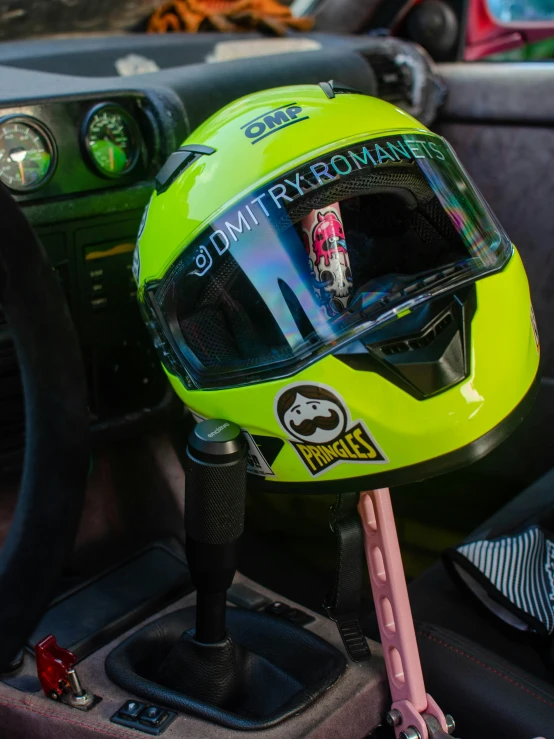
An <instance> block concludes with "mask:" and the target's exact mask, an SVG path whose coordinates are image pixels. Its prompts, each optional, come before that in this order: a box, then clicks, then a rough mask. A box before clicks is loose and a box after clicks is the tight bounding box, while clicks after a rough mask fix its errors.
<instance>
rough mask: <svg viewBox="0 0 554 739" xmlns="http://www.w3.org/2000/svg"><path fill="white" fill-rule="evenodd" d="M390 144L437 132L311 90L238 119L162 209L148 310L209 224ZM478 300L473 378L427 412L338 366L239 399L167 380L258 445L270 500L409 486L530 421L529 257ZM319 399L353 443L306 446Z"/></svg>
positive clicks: (147, 226)
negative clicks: (358, 151)
mask: <svg viewBox="0 0 554 739" xmlns="http://www.w3.org/2000/svg"><path fill="white" fill-rule="evenodd" d="M390 132H395V133H418V132H419V133H421V132H427V129H426V128H425V127H424V126H422V125H421V124H420V123H418V122H417V121H416V120H415V119H414V118H412V117H411V116H409V115H408V114H406V113H405V112H404V111H402V110H400V109H399V108H396V107H394V106H392V105H390V104H388V103H385V102H383V101H380V100H377V99H375V98H371V97H368V96H365V95H360V94H337V95H336V96H335V98H332V99H330V98H328V97H327V95H326V94H325V92H324V90H323V89H322V88H321V87H319V86H311V85H310V86H295V87H284V88H277V89H273V90H268V91H265V92H262V93H256V94H253V95H249V96H247V97H245V98H242V99H241V100H237V101H236V102H234V103H232V104H231V105H228V106H227V107H226V108H224V109H222V110H221V111H219V112H218V113H216V114H215V115H214V116H212V117H211V118H210V119H209V120H208V121H206V123H204V124H203V125H202V126H201V127H200V128H198V129H197V130H196V131H195V132H194V133H193V134H191V136H190V137H189V139H187V141H186V142H185V145H190V144H195V145H202V146H207V147H211V148H213V149H215V152H214V153H213V154H212V155H209V156H200V157H199V158H198V159H196V160H195V161H194V162H193V163H192V164H191V165H190V166H189V167H187V169H186V170H185V171H184V172H183V173H182V174H181V175H180V176H179V177H177V179H176V180H175V181H174V182H173V183H172V184H171V186H170V187H169V189H167V190H166V191H165V192H163V193H162V194H157V193H154V194H153V196H152V199H151V202H150V204H149V206H148V208H147V213H145V221H144V222H143V227H142V229H141V233H140V236H139V241H138V244H137V263H138V268H137V275H136V276H137V277H138V280H137V281H138V284H139V299H140V300H142V299H143V296H144V288H145V285H148V284H149V283H151V282H154V281H157V280H160V279H161V278H163V277H164V275H165V274H166V272H167V271H168V269H169V268H170V267H171V266H172V265H173V263H174V262H175V260H176V258H177V257H178V256H179V255H180V254H181V253H182V251H183V250H184V249H186V247H187V245H188V244H190V243H191V242H192V240H193V239H194V238H195V237H196V236H197V235H198V234H199V233H200V232H201V231H202V230H203V229H204V228H205V227H206V225H207V224H209V223H210V222H211V221H212V220H213V219H214V218H215V217H217V216H218V215H219V214H221V213H222V212H224V211H225V210H226V209H227V208H229V207H230V206H231V205H233V204H234V203H236V202H237V201H239V200H240V199H241V198H242V197H244V196H245V195H246V194H247V193H248V192H250V191H252V190H254V189H255V188H256V187H258V186H261V185H263V184H265V183H266V182H269V181H271V180H272V179H274V178H275V177H276V176H278V175H280V174H282V173H285V172H287V171H288V170H290V169H291V168H292V167H295V166H299V165H300V164H302V163H304V162H306V161H308V160H309V159H311V158H313V157H315V156H319V155H320V154H324V153H327V152H330V151H333V150H335V149H338V148H339V147H341V146H347V145H349V143H350V142H357V141H362V140H364V139H369V138H373V137H378V136H381V135H383V133H390ZM476 297H477V308H476V311H475V314H474V316H473V319H472V322H471V361H470V365H471V368H470V372H469V375H468V376H467V377H466V379H465V380H463V381H462V382H460V383H459V384H457V385H455V386H454V387H451V388H449V389H447V390H445V391H444V392H441V393H439V394H437V395H435V396H433V397H429V398H426V399H425V400H420V399H416V398H415V397H413V396H412V395H410V394H409V393H407V392H406V391H405V390H403V389H402V388H401V387H399V386H398V385H396V384H394V383H393V382H391V381H390V380H388V379H385V377H383V376H381V375H380V374H378V373H376V372H371V371H359V370H355V369H353V368H352V367H351V366H348V365H347V364H345V363H344V362H342V361H341V360H340V359H338V358H337V357H336V356H332V355H328V356H326V357H324V358H323V359H321V360H319V361H317V362H315V363H314V364H312V365H311V366H309V367H307V368H305V369H303V370H302V371H300V372H298V373H297V374H296V375H294V376H292V377H286V378H283V379H280V380H274V381H268V382H261V383H258V384H251V385H245V386H242V387H235V388H227V389H210V390H194V389H190V388H188V387H186V386H185V385H184V383H183V382H182V381H181V379H180V378H179V377H177V376H175V375H174V374H172V373H171V372H170V371H169V370H168V369H167V368H165V369H166V372H167V374H168V377H169V380H170V382H171V384H172V386H173V388H174V389H175V391H176V393H177V394H178V395H179V397H180V398H181V399H182V400H183V402H184V403H185V404H186V405H187V406H188V407H189V408H190V409H191V411H192V412H193V414H195V415H196V416H197V417H199V418H224V419H227V420H229V421H233V422H235V423H237V424H239V425H240V426H241V427H242V428H243V429H244V430H245V431H247V432H248V434H249V441H250V444H251V448H250V451H251V457H250V461H251V466H250V471H251V472H253V473H255V474H254V475H252V476H251V477H252V481H253V482H255V483H256V484H257V485H258V486H261V487H265V488H266V489H268V490H275V491H278V490H285V491H288V492H290V491H294V490H298V491H299V492H316V493H319V492H323V491H325V490H333V491H336V490H339V489H341V487H343V488H345V489H352V485H356V486H357V487H358V488H359V489H362V488H363V487H367V486H373V487H375V486H378V485H394V484H404V483H409V482H412V481H414V480H420V479H424V478H425V477H428V476H430V475H433V474H438V473H440V472H444V471H446V470H448V469H452V468H453V467H456V466H460V465H462V464H465V463H468V462H470V461H474V460H475V459H477V458H479V457H480V456H483V454H485V453H487V452H488V451H490V449H492V448H493V447H494V446H496V445H497V444H498V443H499V442H500V441H501V440H502V439H503V438H504V437H505V436H506V435H507V434H508V433H510V432H511V430H512V429H513V428H514V426H515V425H516V424H517V422H519V420H521V418H522V417H523V415H524V413H525V409H526V403H527V400H528V398H529V397H530V396H531V392H530V391H531V389H532V388H533V386H534V384H535V380H536V377H537V373H538V365H539V350H538V341H537V339H536V335H535V333H534V331H533V326H532V320H531V315H532V308H531V301H530V295H529V287H528V282H527V277H526V274H525V270H524V267H523V264H522V262H521V258H520V256H519V254H518V253H517V250H515V249H514V252H513V256H512V257H511V259H510V260H509V262H508V263H507V265H506V266H505V268H504V269H503V270H502V271H500V272H497V273H496V274H493V275H490V276H487V277H485V278H483V279H480V280H478V281H477V282H476ZM310 388H320V391H322V397H323V398H324V399H325V402H326V403H327V404H328V408H330V409H331V408H334V411H335V413H336V417H337V419H338V420H337V423H338V424H340V425H341V433H340V439H339V442H340V443H339V442H336V443H335V444H334V445H333V444H328V443H327V441H328V440H327V439H323V437H322V439H321V440H319V441H318V442H317V443H315V444H310V443H309V441H306V440H303V439H302V436H301V434H300V435H295V433H294V428H295V427H294V426H291V425H290V420H291V416H290V413H291V408H292V405H291V403H292V402H293V398H294V397H295V394H296V397H297V399H298V398H300V400H301V401H302V403H304V404H305V405H306V407H308V405H309V401H310V390H309V389H310ZM296 405H298V403H297V404H296ZM295 407H296V406H295ZM300 411H302V409H300ZM287 414H288V415H287ZM299 417H300V416H299ZM291 429H292V431H291ZM321 445H323V446H324V447H325V448H323V449H322V448H321ZM310 447H312V448H310ZM313 447H316V448H315V449H314V448H313Z"/></svg>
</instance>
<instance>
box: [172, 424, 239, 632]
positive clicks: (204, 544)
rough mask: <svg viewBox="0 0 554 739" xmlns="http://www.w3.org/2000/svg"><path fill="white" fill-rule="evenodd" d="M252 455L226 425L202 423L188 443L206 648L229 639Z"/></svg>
mask: <svg viewBox="0 0 554 739" xmlns="http://www.w3.org/2000/svg"><path fill="white" fill-rule="evenodd" d="M247 452H248V444H247V441H246V438H245V436H244V434H243V433H242V431H241V429H240V428H239V426H237V425H236V424H235V423H231V422H230V421H224V420H221V419H216V420H213V419H212V420H209V421H202V423H199V424H198V425H197V426H196V428H195V429H194V430H193V431H192V432H191V434H190V436H189V439H188V446H187V453H186V460H185V531H186V535H187V539H186V552H187V559H188V564H189V567H190V572H191V576H192V579H193V582H194V584H195V585H196V590H197V603H196V639H197V641H200V642H204V643H215V642H218V641H221V640H222V639H223V638H224V637H225V604H226V596H227V590H228V588H229V587H230V586H231V583H232V582H233V577H234V575H235V572H236V568H237V557H238V541H239V538H240V536H241V534H242V531H243V528H244V505H245V496H246V455H247Z"/></svg>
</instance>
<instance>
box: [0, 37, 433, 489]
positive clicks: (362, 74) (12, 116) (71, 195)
mask: <svg viewBox="0 0 554 739" xmlns="http://www.w3.org/2000/svg"><path fill="white" fill-rule="evenodd" d="M175 36H177V38H175ZM307 36H310V37H313V38H316V37H317V39H316V40H315V41H313V43H312V45H311V47H310V49H311V50H309V51H299V52H297V53H295V52H294V51H293V52H290V50H289V53H286V54H275V55H269V56H264V57H260V58H259V59H256V60H255V63H253V61H252V59H250V58H248V57H247V58H239V59H236V60H234V61H226V62H221V63H213V64H212V63H206V58H210V55H211V56H213V55H214V52H213V50H214V48H216V46H217V44H219V43H221V42H222V40H226V42H227V41H228V42H229V43H240V42H241V41H240V39H239V40H238V41H236V37H230V39H225V35H224V34H202V35H198V36H196V37H190V36H187V37H185V38H183V37H179V34H176V35H172V36H171V38H169V37H168V38H164V37H154V38H152V37H146V38H145V37H140V36H138V35H137V36H135V37H121V38H117V37H110V38H101V37H99V38H98V39H96V40H91V39H87V40H86V42H80V41H79V40H78V39H70V40H68V39H65V40H60V41H48V42H40V43H37V42H18V43H8V44H0V181H1V182H2V183H3V184H4V185H5V186H6V187H8V188H9V189H10V190H11V192H12V194H13V196H14V197H15V198H16V200H18V201H19V203H20V205H21V207H22V208H23V210H24V212H25V214H26V216H27V218H28V219H29V221H30V222H31V224H32V225H33V227H34V228H35V230H36V232H37V233H38V235H39V237H40V239H41V241H42V243H43V245H44V247H45V249H46V251H47V253H48V256H49V258H50V260H51V262H52V265H53V267H54V269H55V270H56V272H57V275H58V278H59V280H60V283H61V285H62V287H63V289H64V292H65V295H66V297H67V301H68V304H69V307H70V310H71V313H72V317H73V320H74V323H75V325H76V328H77V331H78V335H79V339H80V343H81V347H82V352H83V358H84V362H85V367H86V373H87V380H88V388H89V404H90V419H91V427H92V431H93V435H94V436H96V437H97V438H104V439H109V438H113V437H114V436H115V437H117V438H119V437H120V436H121V435H123V434H134V433H139V432H140V431H142V430H144V429H145V428H150V427H152V426H156V425H157V424H160V423H162V422H164V423H165V422H166V420H167V417H168V415H170V414H172V413H175V412H177V408H178V407H179V404H178V403H177V402H176V400H175V397H174V395H173V393H172V392H171V391H170V389H169V386H168V383H167V381H166V378H165V375H164V373H163V372H162V370H161V368H160V366H159V363H158V361H157V358H156V356H155V354H154V350H153V349H152V347H151V344H150V340H149V338H148V337H147V336H146V332H145V329H144V326H143V323H142V319H141V318H140V315H139V311H138V306H137V302H136V291H135V284H134V281H133V278H132V272H131V263H132V256H133V250H134V245H135V239H136V234H137V231H138V227H139V223H140V219H141V216H142V212H143V210H144V207H145V205H146V203H147V202H148V200H149V198H150V195H151V192H152V190H153V188H154V179H155V176H156V174H157V172H158V171H159V170H160V168H161V167H162V165H163V163H164V162H165V161H166V159H167V158H168V156H169V155H170V154H171V153H172V152H173V151H174V150H175V149H176V148H177V147H178V146H179V144H180V143H181V142H182V141H183V140H184V139H185V138H186V136H187V134H188V133H189V132H190V131H191V130H193V129H194V128H195V127H196V126H197V125H199V124H200V123H201V122H203V121H204V120H206V119H207V118H208V117H209V116H210V115H211V114H212V113H214V112H215V111H216V110H218V109H219V108H220V107H222V106H223V105H225V104H227V103H228V102H231V101H232V100H234V99H236V98H238V97H241V96H242V95H245V94H248V93H249V92H253V91H256V90H261V89H265V88H268V87H276V86H280V85H288V84H297V83H300V82H304V83H318V82H320V81H324V80H329V79H335V80H337V79H338V80H340V81H341V82H342V83H344V84H347V85H350V86H351V87H354V88H357V89H360V90H361V91H363V92H366V93H369V94H373V95H377V96H379V97H382V98H384V99H387V100H389V101H390V102H394V103H395V104H397V105H400V106H401V107H404V108H405V109H406V110H407V111H408V112H410V113H412V114H414V115H416V116H417V117H419V118H420V119H421V120H423V122H427V123H430V122H431V120H432V119H433V117H434V114H435V111H436V109H437V106H438V105H439V104H440V102H441V99H442V96H443V88H442V85H441V83H440V80H439V79H438V77H437V76H436V74H435V72H434V70H433V69H432V67H431V63H430V61H429V59H428V58H427V57H426V55H425V54H424V52H422V51H421V50H420V49H419V48H418V47H416V46H414V45H411V44H409V43H407V42H404V41H398V40H395V39H380V38H374V39H372V38H367V37H366V38H363V37H350V38H348V37H332V36H324V35H321V34H320V35H318V34H307ZM267 43H269V42H267ZM95 44H96V46H95ZM132 44H140V50H141V52H142V53H143V54H147V55H148V57H149V58H150V59H152V60H153V61H155V62H157V63H158V64H157V65H158V67H159V71H157V72H153V73H150V74H142V75H135V76H129V77H123V78H122V77H116V76H112V77H108V76H103V77H94V76H93V74H94V70H95V69H102V70H104V71H105V70H106V69H108V68H109V64H110V63H111V61H109V60H112V59H116V60H117V59H118V55H119V56H121V54H122V53H123V52H125V53H128V52H129V50H130V49H131V48H132ZM314 45H315V46H316V47H317V48H312V47H313V46H314ZM81 46H82V48H81ZM62 51H63V54H62V53H61V52H62ZM60 59H61V60H62V61H60ZM183 59H186V63H183ZM68 60H72V61H73V67H74V69H75V74H74V75H72V74H71V65H70V66H69V67H68V64H67V61H68ZM83 60H88V61H86V65H88V66H86V70H85V68H84V67H83V65H85V61H83ZM57 65H58V66H60V65H61V67H62V68H63V69H64V73H63V74H59V73H57V72H53V71H51V70H53V69H57ZM43 70H47V71H43ZM85 71H86V73H87V76H85ZM88 75H90V76H88ZM23 439H24V413H23V398H22V393H21V385H20V381H19V369H18V365H17V360H16V356H15V349H14V347H13V344H12V343H11V339H10V336H9V331H8V328H7V325H6V323H5V320H4V319H3V316H2V313H1V306H0V474H3V473H6V472H8V471H10V470H18V469H19V468H20V465H21V455H22V449H23Z"/></svg>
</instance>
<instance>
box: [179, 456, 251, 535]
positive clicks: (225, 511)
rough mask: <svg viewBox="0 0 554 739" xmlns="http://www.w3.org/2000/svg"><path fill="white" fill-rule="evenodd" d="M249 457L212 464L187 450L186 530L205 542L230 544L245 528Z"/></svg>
mask: <svg viewBox="0 0 554 739" xmlns="http://www.w3.org/2000/svg"><path fill="white" fill-rule="evenodd" d="M245 495H246V457H244V458H243V459H237V460H235V461H233V462H230V463H227V464H209V463H207V462H201V461H198V460H197V459H195V458H194V457H193V456H192V455H191V453H190V451H189V450H187V454H186V461H185V530H186V533H187V535H189V536H192V537H193V538H194V539H196V541H200V542H204V543H205V544H228V543H230V542H232V541H234V540H235V539H238V537H239V536H240V535H241V534H242V531H243V529H244V504H245Z"/></svg>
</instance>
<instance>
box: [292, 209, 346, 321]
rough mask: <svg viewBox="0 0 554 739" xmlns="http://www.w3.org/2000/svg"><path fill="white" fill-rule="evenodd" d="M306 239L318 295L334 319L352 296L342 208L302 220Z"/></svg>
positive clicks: (312, 213) (315, 212)
mask: <svg viewBox="0 0 554 739" xmlns="http://www.w3.org/2000/svg"><path fill="white" fill-rule="evenodd" d="M302 236H303V239H304V248H305V249H306V252H307V254H308V256H309V258H310V267H311V272H312V276H313V280H314V287H315V291H316V294H317V296H318V299H319V302H320V303H321V304H322V305H324V306H325V308H326V310H327V314H328V315H329V317H331V318H332V317H333V316H336V315H338V314H339V313H342V311H343V310H344V309H345V308H346V307H347V305H348V302H349V301H350V297H351V294H352V272H351V269H350V260H349V258H348V251H347V248H346V241H345V238H344V228H343V225H342V219H341V213H340V206H339V204H338V203H333V205H331V206H329V207H327V208H321V209H317V210H312V212H311V213H310V214H309V215H307V216H306V217H305V218H303V219H302Z"/></svg>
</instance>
